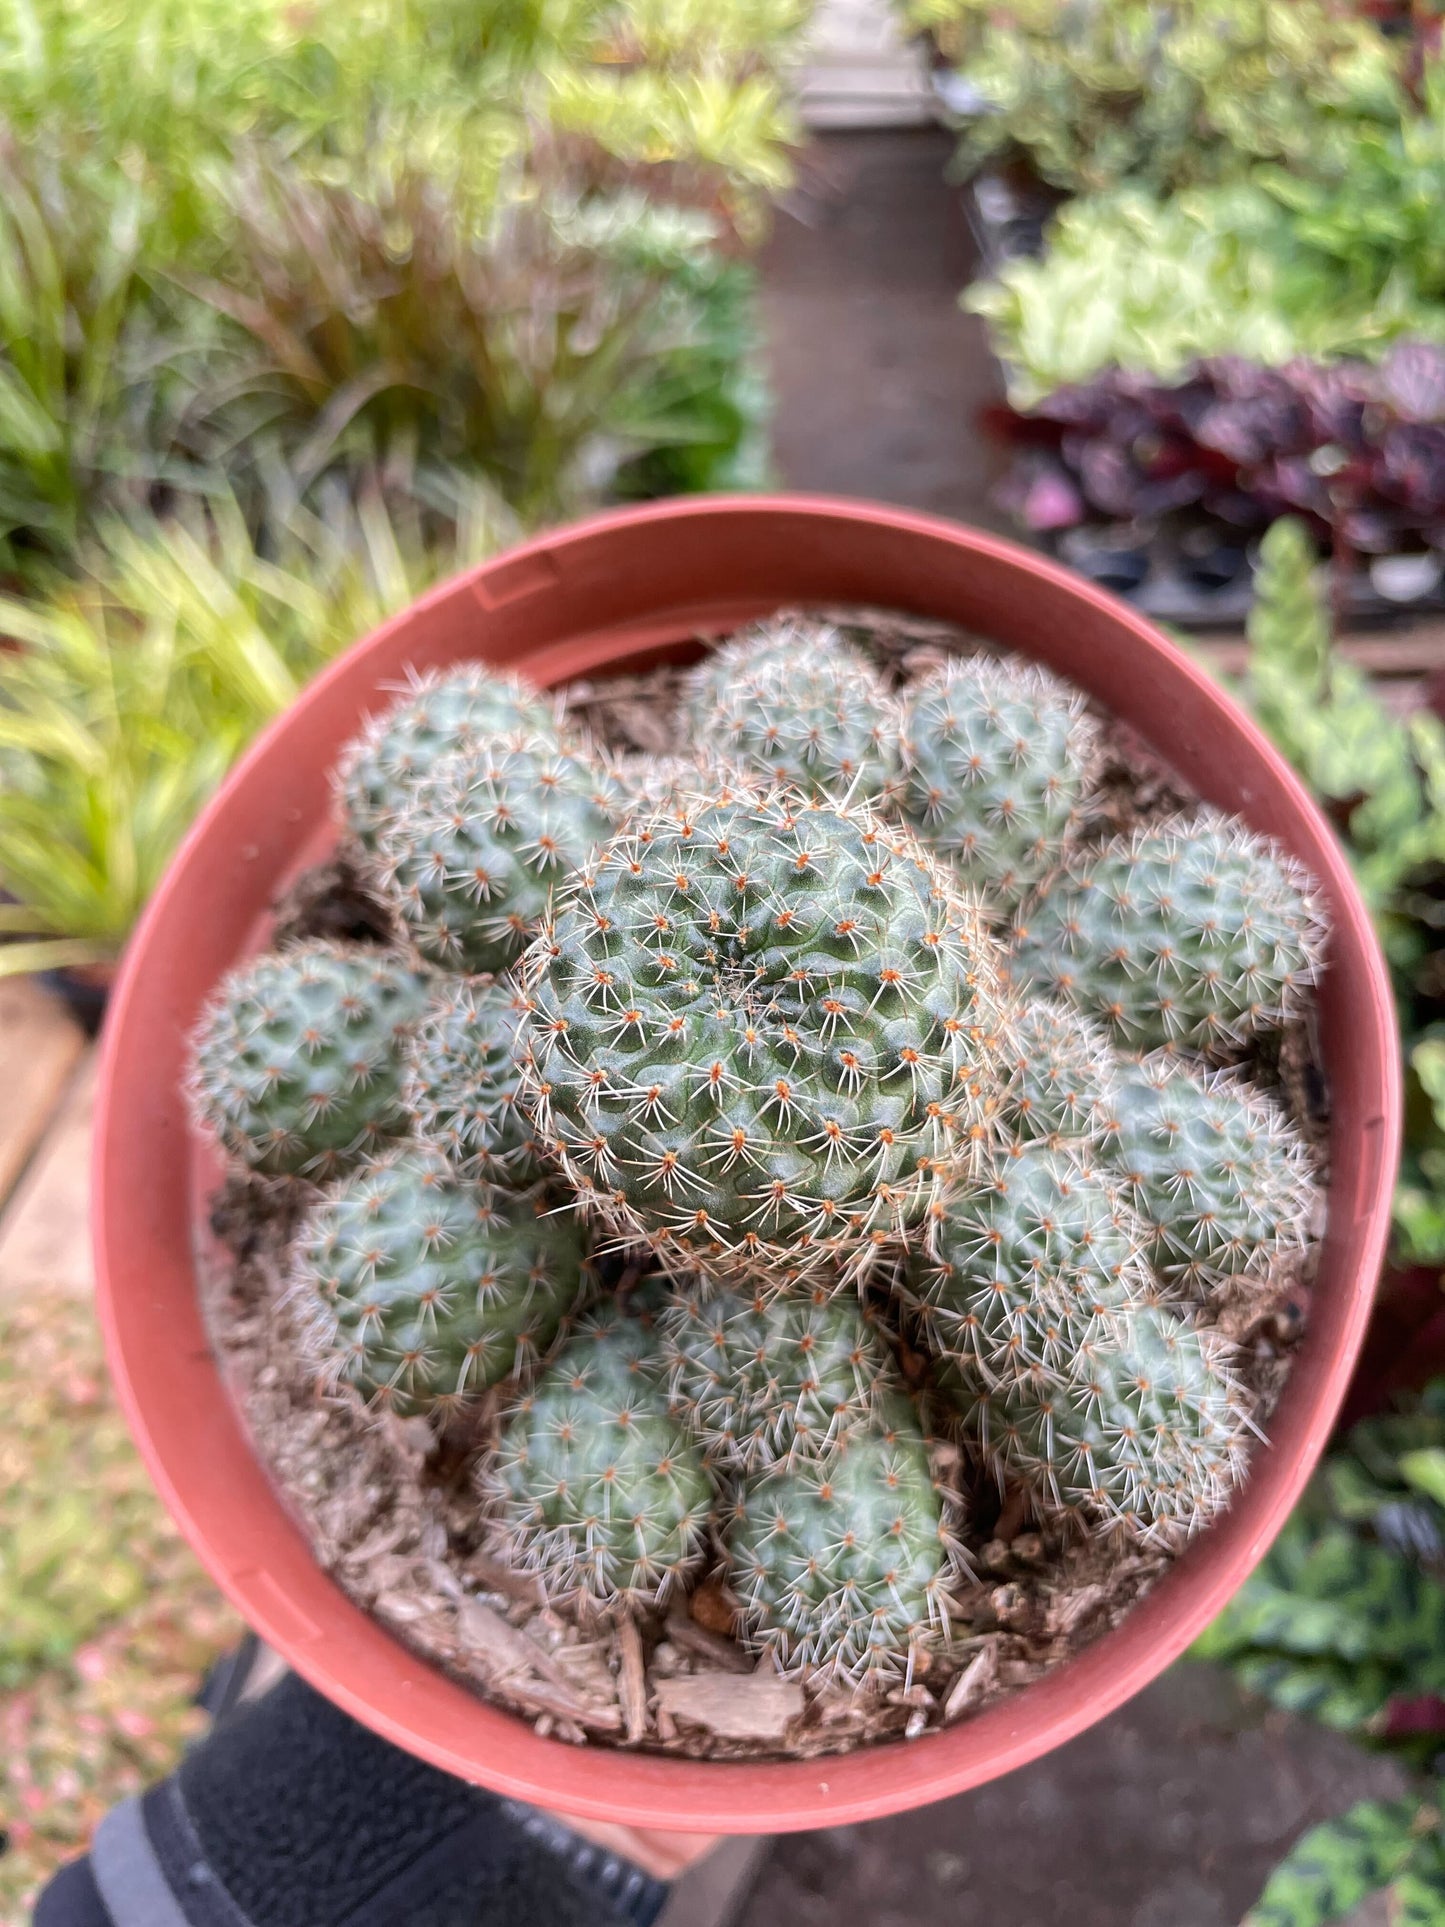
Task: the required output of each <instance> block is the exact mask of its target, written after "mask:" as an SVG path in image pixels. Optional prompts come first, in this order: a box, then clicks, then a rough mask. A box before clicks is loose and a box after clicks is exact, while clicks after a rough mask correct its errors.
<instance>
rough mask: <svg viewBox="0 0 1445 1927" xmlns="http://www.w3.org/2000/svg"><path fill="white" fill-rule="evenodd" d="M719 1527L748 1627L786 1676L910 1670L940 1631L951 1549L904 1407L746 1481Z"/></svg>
mask: <svg viewBox="0 0 1445 1927" xmlns="http://www.w3.org/2000/svg"><path fill="white" fill-rule="evenodd" d="M724 1523H725V1534H726V1548H727V1558H728V1577H729V1580H730V1582H731V1584H732V1587H733V1590H734V1591H735V1592H736V1593H737V1595H738V1597H739V1599H740V1600H741V1601H742V1608H743V1617H744V1620H745V1622H746V1624H747V1627H748V1630H749V1632H750V1634H751V1636H752V1637H753V1638H754V1640H755V1641H756V1642H757V1643H758V1644H759V1645H761V1646H762V1647H764V1648H765V1650H767V1651H768V1652H770V1653H771V1654H772V1655H773V1657H774V1659H775V1660H776V1661H777V1663H778V1664H779V1665H781V1666H782V1667H783V1669H784V1670H786V1671H797V1670H800V1669H801V1668H804V1667H808V1668H814V1669H816V1670H817V1671H818V1672H820V1673H822V1674H824V1675H833V1676H836V1677H838V1678H840V1679H844V1680H858V1679H861V1678H863V1677H865V1676H866V1675H869V1674H874V1675H879V1676H883V1677H887V1676H889V1675H893V1674H897V1673H901V1672H904V1671H905V1669H907V1670H908V1671H911V1669H912V1666H913V1664H914V1661H915V1659H916V1657H917V1655H918V1654H919V1653H920V1651H922V1650H924V1649H925V1648H926V1647H927V1646H928V1645H929V1644H930V1643H931V1642H932V1641H933V1639H934V1638H935V1637H936V1636H937V1634H938V1632H939V1631H940V1630H941V1628H942V1627H943V1626H944V1625H945V1624H946V1618H947V1599H946V1591H947V1586H948V1584H949V1581H950V1579H951V1578H952V1576H953V1569H954V1564H955V1553H954V1546H953V1541H952V1537H951V1534H950V1532H949V1529H948V1524H947V1521H946V1516H945V1509H944V1503H943V1500H942V1498H941V1495H940V1493H939V1491H938V1489H937V1486H936V1484H935V1481H934V1478H933V1473H932V1470H931V1468H930V1466H929V1461H928V1448H927V1446H926V1444H925V1443H924V1439H923V1434H922V1432H921V1431H920V1429H919V1426H918V1421H917V1419H916V1418H915V1417H914V1415H913V1412H912V1408H911V1407H910V1406H909V1405H908V1403H907V1402H906V1401H905V1400H900V1399H894V1400H890V1401H889V1409H888V1411H887V1412H886V1414H884V1415H880V1417H879V1418H878V1419H877V1420H876V1421H875V1422H874V1424H873V1425H871V1426H868V1427H865V1428H863V1429H859V1430H855V1431H853V1432H851V1433H850V1434H849V1437H848V1440H847V1442H846V1444H845V1445H844V1446H843V1447H842V1448H841V1449H840V1450H839V1451H837V1452H835V1453H833V1454H831V1455H830V1456H829V1457H827V1458H826V1459H823V1460H814V1459H808V1458H800V1459H797V1460H795V1461H794V1463H793V1464H792V1465H790V1466H786V1467H783V1466H774V1467H773V1468H771V1469H770V1470H767V1471H763V1472H759V1473H754V1474H752V1475H751V1476H747V1477H744V1478H743V1479H742V1480H741V1482H740V1483H739V1486H738V1488H737V1492H736V1495H735V1497H734V1499H733V1501H732V1504H731V1506H730V1507H729V1508H728V1509H727V1512H726V1514H725V1522H724Z"/></svg>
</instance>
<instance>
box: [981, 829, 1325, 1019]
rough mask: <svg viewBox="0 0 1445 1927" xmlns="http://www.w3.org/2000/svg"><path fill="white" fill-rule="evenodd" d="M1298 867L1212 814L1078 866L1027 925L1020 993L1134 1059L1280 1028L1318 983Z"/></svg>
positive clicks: (1306, 894) (1317, 929) (1126, 842)
mask: <svg viewBox="0 0 1445 1927" xmlns="http://www.w3.org/2000/svg"><path fill="white" fill-rule="evenodd" d="M1322 938H1323V926H1322V924H1321V920H1320V913H1319V910H1318V908H1317V906H1316V903H1315V899H1314V892H1313V887H1312V885H1311V883H1310V880H1309V878H1308V877H1307V876H1306V874H1305V872H1304V870H1303V869H1302V868H1301V866H1300V865H1299V864H1298V863H1296V862H1295V861H1294V860H1293V859H1292V858H1291V857H1289V856H1286V855H1285V853H1284V852H1283V851H1282V850H1281V849H1280V848H1279V847H1278V845H1277V844H1273V843H1271V842H1269V840H1268V839H1267V838H1265V837H1261V836H1255V835H1253V834H1252V833H1251V832H1250V831H1248V830H1246V829H1245V828H1244V827H1243V826H1242V825H1241V824H1239V823H1237V822H1234V821H1233V820H1232V819H1230V818H1228V817H1224V816H1220V815H1218V814H1217V813H1215V812H1212V811H1201V812H1200V813H1199V814H1198V815H1196V816H1192V817H1180V818H1177V819H1175V820H1174V821H1172V822H1169V823H1166V824H1163V825H1161V826H1159V827H1157V828H1145V829H1141V830H1138V831H1136V832H1135V834H1134V835H1133V836H1130V837H1126V838H1122V839H1120V840H1119V841H1118V842H1115V843H1111V844H1109V845H1108V846H1107V847H1106V848H1105V849H1103V850H1101V851H1099V852H1097V853H1096V854H1093V855H1091V856H1088V857H1084V858H1080V859H1079V860H1078V861H1077V862H1076V863H1075V864H1073V865H1071V866H1070V868H1069V869H1068V871H1067V872H1066V873H1065V874H1064V875H1063V876H1061V877H1060V878H1059V879H1058V880H1057V881H1056V882H1054V883H1053V884H1051V885H1050V887H1049V888H1048V889H1047V890H1046V891H1045V893H1044V895H1043V896H1042V898H1041V899H1040V900H1039V901H1038V902H1037V903H1035V904H1034V905H1033V906H1032V907H1031V908H1030V907H1028V906H1025V909H1024V911H1023V912H1022V913H1021V914H1020V917H1019V922H1018V926H1017V933H1016V946H1015V958H1016V966H1017V977H1018V981H1019V984H1020V987H1021V988H1022V989H1024V990H1026V991H1032V992H1034V993H1038V992H1043V993H1045V994H1047V995H1050V996H1062V997H1066V998H1068V999H1070V1000H1072V1001H1073V1002H1074V1003H1076V1004H1078V1005H1079V1006H1080V1008H1081V1009H1083V1010H1085V1011H1086V1012H1088V1013H1089V1014H1090V1015H1092V1016H1095V1017H1099V1018H1101V1019H1103V1020H1105V1021H1106V1022H1107V1023H1108V1024H1109V1025H1110V1026H1111V1028H1112V1029H1113V1031H1114V1033H1115V1035H1116V1036H1117V1037H1118V1038H1119V1040H1120V1041H1121V1042H1122V1043H1124V1044H1126V1045H1127V1046H1128V1047H1129V1048H1131V1049H1134V1050H1154V1049H1156V1048H1157V1047H1159V1046H1160V1045H1164V1044H1177V1045H1186V1046H1189V1047H1192V1048H1194V1049H1199V1050H1209V1049H1213V1048H1216V1047H1218V1046H1221V1045H1230V1044H1238V1043H1242V1042H1244V1041H1245V1040H1247V1039H1249V1038H1251V1037H1254V1036H1256V1035H1258V1034H1259V1032H1261V1031H1265V1030H1271V1029H1273V1028H1275V1027H1276V1026H1277V1025H1278V1024H1279V1023H1280V1022H1281V1021H1282V1020H1283V1019H1284V1018H1286V1017H1291V1016H1293V1015H1294V1014H1295V1012H1296V1011H1297V1010H1298V1009H1299V1008H1300V1004H1301V1000H1302V997H1303V994H1304V991H1305V989H1306V988H1307V986H1308V985H1310V984H1312V983H1313V982H1314V981H1315V978H1316V976H1317V975H1318V973H1319V967H1320V958H1321V948H1322Z"/></svg>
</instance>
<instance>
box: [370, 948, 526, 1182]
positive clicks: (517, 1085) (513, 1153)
mask: <svg viewBox="0 0 1445 1927" xmlns="http://www.w3.org/2000/svg"><path fill="white" fill-rule="evenodd" d="M526 1014H527V1001H526V999H525V997H523V996H522V994H521V992H520V991H519V990H518V989H517V986H516V985H515V984H514V983H512V982H511V981H510V980H509V979H508V978H505V977H501V978H496V979H489V978H485V977H452V978H444V979H443V980H442V981H441V984H440V987H439V988H438V990H437V992H436V994H435V996H434V997H433V998H432V1001H431V1003H430V1004H429V1005H428V1006H427V1009H426V1013H425V1015H424V1016H423V1018H422V1020H421V1022H420V1023H419V1024H418V1025H417V1027H416V1029H415V1031H414V1032H413V1033H412V1035H411V1038H410V1039H409V1041H408V1043H407V1046H406V1050H405V1053H404V1057H403V1075H402V1085H401V1102H402V1108H403V1110H404V1111H405V1112H406V1114H407V1117H408V1118H409V1119H410V1122H411V1129H412V1132H413V1134H414V1135H415V1136H416V1137H418V1138H419V1139H420V1140H421V1141H422V1143H424V1144H431V1145H435V1146H437V1147H438V1148H439V1149H440V1150H442V1151H443V1152H445V1154H446V1157H447V1160H448V1162H449V1163H450V1164H452V1165H453V1166H454V1167H455V1168H456V1170H458V1171H459V1172H461V1173H462V1175H463V1176H465V1177H472V1178H484V1179H486V1180H487V1181H488V1182H490V1183H493V1184H498V1185H507V1186H510V1187H512V1188H514V1189H519V1190H524V1189H525V1188H526V1187H527V1186H528V1185H530V1184H535V1183H537V1182H538V1181H539V1180H540V1179H541V1178H543V1177H544V1176H545V1175H546V1173H547V1171H548V1170H549V1168H550V1166H549V1163H548V1159H547V1155H546V1150H545V1147H544V1146H543V1145H542V1143H541V1142H540V1141H539V1139H538V1137H537V1134H536V1132H535V1131H534V1130H533V1128H532V1121H531V1119H530V1117H529V1116H528V1115H527V1113H526V1112H525V1111H524V1110H523V1109H522V1106H521V1104H520V1102H519V1095H520V1091H521V1081H522V1080H521V1071H520V1069H519V1067H518V1064H517V1056H516V1047H517V1034H518V1031H519V1030H520V1028H521V1026H522V1024H523V1023H524V1021H525V1019H526Z"/></svg>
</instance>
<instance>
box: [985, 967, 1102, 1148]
mask: <svg viewBox="0 0 1445 1927" xmlns="http://www.w3.org/2000/svg"><path fill="white" fill-rule="evenodd" d="M1009 1039H1010V1052H1011V1058H1012V1075H1011V1077H1010V1079H1009V1088H1008V1095H1009V1100H1010V1106H1011V1117H1012V1122H1013V1127H1014V1130H1015V1131H1016V1132H1017V1134H1018V1136H1019V1137H1020V1138H1022V1139H1026V1140H1027V1139H1033V1140H1038V1141H1041V1142H1043V1143H1045V1144H1053V1145H1065V1144H1078V1145H1079V1146H1081V1147H1083V1148H1084V1149H1086V1150H1087V1147H1088V1146H1090V1145H1091V1144H1093V1143H1095V1142H1096V1141H1097V1140H1098V1138H1099V1136H1100V1133H1101V1132H1107V1131H1108V1130H1109V1129H1110V1128H1111V1126H1112V1121H1113V1117H1114V1114H1115V1111H1116V1109H1117V1095H1116V1091H1117V1082H1118V1073H1119V1061H1120V1060H1119V1058H1118V1056H1117V1054H1116V1053H1115V1051H1114V1048H1113V1046H1112V1045H1111V1044H1110V1042H1109V1039H1108V1036H1107V1035H1106V1034H1105V1032H1104V1031H1103V1030H1102V1029H1101V1028H1100V1027H1099V1025H1097V1024H1095V1023H1092V1022H1090V1020H1089V1019H1088V1018H1087V1017H1084V1016H1083V1015H1081V1014H1080V1012H1078V1011H1077V1010H1073V1009H1071V1008H1070V1007H1069V1006H1068V1005H1067V1004H1059V1003H1053V1002H1051V1001H1050V1000H1049V999H1048V998H1046V997H1039V998H1036V999H1034V1000H1032V1001H1031V1002H1029V1003H1027V1004H1025V1005H1024V1007H1023V1009H1022V1010H1021V1011H1019V1013H1018V1015H1017V1016H1016V1017H1015V1018H1014V1020H1013V1023H1012V1025H1011V1026H1010V1030H1009Z"/></svg>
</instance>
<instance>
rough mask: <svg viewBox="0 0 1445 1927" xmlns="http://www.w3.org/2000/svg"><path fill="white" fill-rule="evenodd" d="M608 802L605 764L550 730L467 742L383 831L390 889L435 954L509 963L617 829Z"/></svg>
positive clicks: (382, 866) (380, 843)
mask: <svg viewBox="0 0 1445 1927" xmlns="http://www.w3.org/2000/svg"><path fill="white" fill-rule="evenodd" d="M604 801H605V784H604V782H603V779H602V777H601V775H600V772H599V771H598V770H597V769H596V767H595V766H594V765H593V764H592V763H591V762H589V761H588V760H587V759H585V758H583V757H580V756H575V755H573V754H572V753H571V751H569V750H565V749H561V748H559V747H558V746H557V744H556V743H555V742H554V741H552V740H550V739H549V738H548V737H546V736H543V735H535V734H520V735H513V736H507V737H503V738H499V739H497V740H495V741H491V742H487V743H485V744H483V745H481V746H480V747H477V748H472V749H462V750H457V751H455V752H454V753H453V754H452V755H450V756H446V757H443V758H441V759H440V760H439V761H438V762H436V763H434V764H433V766H432V768H431V771H430V773H429V774H428V775H427V776H426V778H425V779H424V780H423V781H421V782H419V783H417V784H416V785H415V786H414V787H413V788H411V789H410V790H409V791H408V792H407V794H406V795H405V796H404V797H403V798H402V799H401V801H400V802H399V804H398V806H397V808H396V810H395V812H394V813H393V814H391V815H390V816H389V817H388V818H387V819H386V821H385V822H384V824H383V825H382V827H381V828H380V829H379V831H378V832H377V838H376V844H377V860H376V870H377V878H378V882H379V885H380V888H381V891H382V894H383V896H384V897H385V898H386V900H387V901H388V902H389V903H390V905H391V906H392V908H393V909H394V910H395V912H396V914H397V916H398V917H399V918H400V920H401V922H402V924H403V926H404V927H405V929H406V932H407V934H408V936H409V937H410V938H411V941H412V942H413V943H414V944H415V946H416V948H417V950H418V951H419V952H420V953H421V955H422V956H423V957H425V958H427V959H428V960H429V961H430V962H432V963H435V964H439V965H440V966H441V967H442V968H443V969H446V970H460V971H468V972H480V971H499V970H505V969H506V968H507V967H508V966H509V965H510V964H513V963H515V962H516V960H517V959H518V957H520V956H521V954H522V952H523V951H524V950H525V949H526V947H527V944H528V943H529V941H530V940H531V938H532V936H533V934H534V933H535V931H536V929H537V927H538V925H539V924H540V923H541V922H542V920H543V918H544V917H545V916H546V914H547V912H548V910H549V908H550V906H551V902H552V898H553V895H554V893H555V892H556V891H557V890H558V889H559V887H560V886H561V885H562V884H564V883H565V882H567V880H568V879H569V878H570V877H571V876H572V875H573V874H574V873H575V872H576V871H577V870H578V869H580V868H581V866H582V865H583V863H585V861H586V860H587V857H588V855H589V853H590V852H591V850H592V849H593V847H594V846H595V845H596V844H597V843H598V842H600V841H601V839H602V838H604V837H605V836H606V835H607V834H608V833H609V831H610V830H611V828H612V823H611V819H610V818H609V816H608V815H607V814H606V813H605V809H604Z"/></svg>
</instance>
